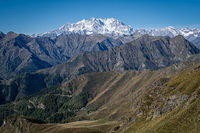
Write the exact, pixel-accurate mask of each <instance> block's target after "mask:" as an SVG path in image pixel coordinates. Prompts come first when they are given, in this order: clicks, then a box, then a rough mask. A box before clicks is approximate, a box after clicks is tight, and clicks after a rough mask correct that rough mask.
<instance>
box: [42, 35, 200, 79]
mask: <svg viewBox="0 0 200 133" xmlns="http://www.w3.org/2000/svg"><path fill="white" fill-rule="evenodd" d="M199 52H200V50H199V49H197V48H196V47H195V46H194V45H193V44H192V43H190V42H188V41H187V40H185V39H184V38H183V37H182V36H180V35H179V36H176V37H174V38H172V39H170V38H169V37H152V36H149V35H144V36H142V37H141V38H138V39H136V40H134V41H132V42H129V43H127V44H124V45H122V46H119V47H115V48H112V49H110V50H106V51H102V52H95V53H83V54H80V55H79V56H77V57H75V58H72V59H71V60H69V61H68V62H67V63H65V64H61V65H57V66H54V67H52V68H49V69H44V70H41V71H39V73H42V74H47V75H49V77H48V80H49V82H52V81H53V80H54V78H53V76H54V75H56V74H58V75H59V76H60V77H62V78H63V79H70V78H72V77H75V76H77V75H80V74H83V73H88V72H104V71H116V70H117V71H118V70H130V69H135V70H145V69H153V70H155V69H159V68H164V67H167V66H170V65H172V64H174V63H176V62H181V61H183V60H184V59H185V58H188V57H189V56H191V55H193V54H197V53H199Z"/></svg>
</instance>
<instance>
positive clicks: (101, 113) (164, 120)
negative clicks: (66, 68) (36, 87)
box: [0, 62, 200, 133]
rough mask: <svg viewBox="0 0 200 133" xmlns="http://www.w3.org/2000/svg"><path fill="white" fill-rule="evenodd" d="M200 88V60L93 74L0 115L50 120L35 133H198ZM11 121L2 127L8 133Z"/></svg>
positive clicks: (6, 107) (13, 105)
mask: <svg viewBox="0 0 200 133" xmlns="http://www.w3.org/2000/svg"><path fill="white" fill-rule="evenodd" d="M199 86H200V64H199V63H197V64H195V63H194V62H185V63H182V64H174V65H172V66H170V67H168V68H164V69H160V70H156V71H152V70H145V71H142V72H139V71H134V70H129V71H118V72H111V71H110V72H98V73H90V74H84V75H81V76H78V77H76V78H74V79H72V80H70V81H66V82H65V83H63V84H61V85H58V86H54V87H50V88H47V89H43V90H42V91H40V92H38V93H36V94H34V95H31V96H28V97H24V98H19V99H17V100H16V101H15V102H14V103H11V104H7V105H3V106H4V110H2V108H1V111H0V113H1V117H2V116H6V115H8V116H9V115H23V116H27V117H33V118H37V119H40V120H44V121H45V122H47V123H49V124H38V123H31V126H30V127H31V129H33V131H32V132H43V133H45V132H48V133H50V132H55V130H56V132H58V133H62V132H66V131H68V132H72V131H73V132H80V133H81V132H131V133H132V132H136V133H137V132H138V133H141V132H149V133H151V132H161V133H163V132H166V133H167V132H186V133H189V132H194V133H198V131H199V130H200V129H199V127H200V101H199V100H200V98H199V95H200V87H199ZM3 106H2V107H3ZM6 111H8V112H9V113H10V114H9V113H7V114H6ZM4 112H5V113H4ZM86 120H87V121H86ZM74 121H76V122H75V123H66V122H74ZM116 121H117V122H116ZM11 123H12V122H9V121H8V122H4V123H3V125H2V126H1V130H0V131H4V132H5V131H7V132H9V131H10V130H9V129H10V128H6V127H8V125H12V124H11ZM50 123H63V124H50ZM3 127H5V128H3ZM15 131H16V129H15Z"/></svg>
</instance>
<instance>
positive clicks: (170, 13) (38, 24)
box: [0, 0, 200, 34]
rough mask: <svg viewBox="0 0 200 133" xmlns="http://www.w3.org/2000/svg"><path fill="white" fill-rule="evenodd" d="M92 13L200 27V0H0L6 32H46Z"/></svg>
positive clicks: (0, 25) (140, 23)
mask: <svg viewBox="0 0 200 133" xmlns="http://www.w3.org/2000/svg"><path fill="white" fill-rule="evenodd" d="M91 17H95V18H115V19H118V20H121V21H122V22H124V23H125V24H128V25H131V26H132V27H133V28H134V29H141V28H147V29H155V28H163V27H166V26H173V27H175V28H178V29H179V28H200V0H0V31H2V32H4V33H7V32H9V31H14V32H16V33H24V34H33V33H43V32H47V31H50V30H54V29H57V28H59V27H61V26H62V25H64V24H65V23H67V22H69V23H75V22H77V21H80V20H82V19H90V18H91Z"/></svg>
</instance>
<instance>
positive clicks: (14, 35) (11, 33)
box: [6, 31, 18, 38]
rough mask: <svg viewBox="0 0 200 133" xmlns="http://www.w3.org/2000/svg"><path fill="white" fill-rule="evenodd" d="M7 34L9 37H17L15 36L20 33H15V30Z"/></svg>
mask: <svg viewBox="0 0 200 133" xmlns="http://www.w3.org/2000/svg"><path fill="white" fill-rule="evenodd" d="M6 35H7V37H9V38H15V37H17V36H18V34H17V33H14V32H13V31H9V32H8V33H7V34H6Z"/></svg>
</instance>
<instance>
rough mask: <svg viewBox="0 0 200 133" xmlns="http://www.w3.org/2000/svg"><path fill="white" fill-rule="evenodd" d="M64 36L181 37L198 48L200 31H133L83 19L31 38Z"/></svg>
mask: <svg viewBox="0 0 200 133" xmlns="http://www.w3.org/2000/svg"><path fill="white" fill-rule="evenodd" d="M66 34H86V35H94V34H103V35H107V36H112V37H119V36H123V35H132V34H134V35H135V34H137V35H136V36H134V38H137V37H140V36H142V35H144V34H149V35H151V36H169V37H175V36H177V35H182V36H184V37H185V38H186V39H188V40H189V41H191V42H192V43H194V44H195V45H197V46H200V29H191V28H182V29H180V30H178V29H175V28H174V27H171V26H169V27H165V28H162V29H133V28H132V27H131V26H129V25H126V24H124V23H123V22H121V21H119V20H116V19H114V18H105V19H101V18H91V19H90V20H85V19H84V20H82V21H78V22H76V23H74V24H70V23H66V24H65V25H63V26H62V27H60V28H59V29H56V30H54V31H49V32H45V33H42V34H38V35H33V37H56V36H61V35H66Z"/></svg>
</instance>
